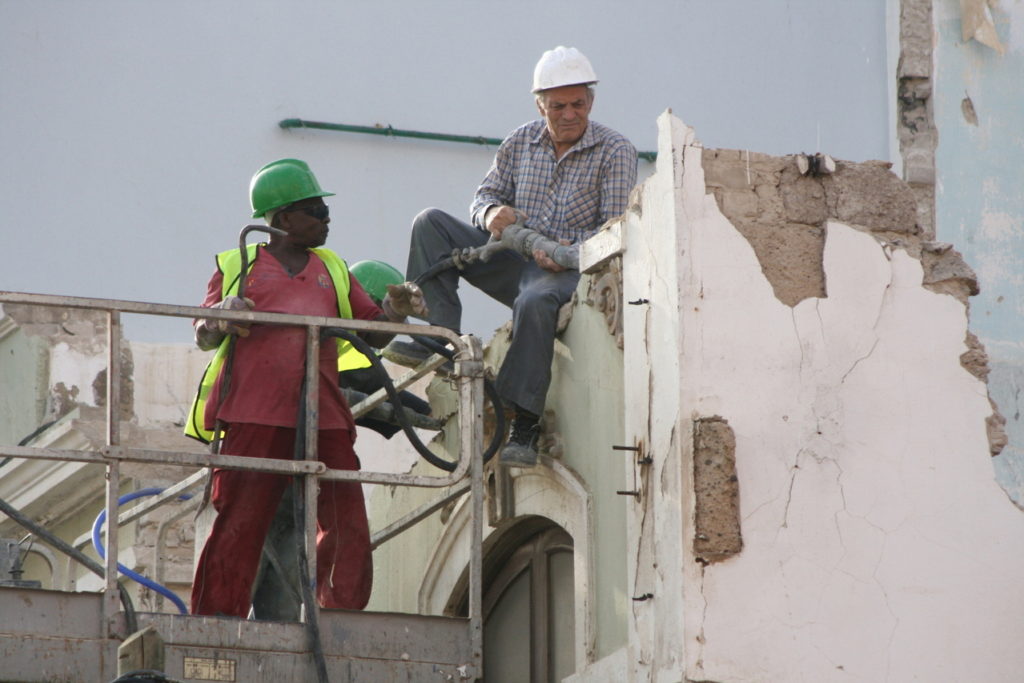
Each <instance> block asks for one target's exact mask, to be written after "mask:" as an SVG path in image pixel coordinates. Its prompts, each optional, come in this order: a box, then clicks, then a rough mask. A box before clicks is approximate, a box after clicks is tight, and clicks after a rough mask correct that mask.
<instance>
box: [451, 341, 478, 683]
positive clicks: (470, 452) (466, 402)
mask: <svg viewBox="0 0 1024 683" xmlns="http://www.w3.org/2000/svg"><path fill="white" fill-rule="evenodd" d="M462 339H463V341H464V342H465V343H466V345H467V355H468V356H469V357H468V358H462V359H458V360H457V362H456V375H457V376H458V378H459V379H458V385H459V430H460V432H461V437H462V439H461V441H462V453H461V457H460V461H463V462H464V461H466V460H469V462H470V472H469V473H470V504H471V506H472V508H471V510H472V514H471V515H470V519H471V529H470V555H469V637H470V642H471V648H472V653H473V660H474V665H475V666H476V673H477V676H482V675H483V650H484V647H483V643H484V628H483V556H482V553H483V511H484V462H483V440H484V436H483V429H484V428H483V377H484V366H483V349H482V347H481V345H480V340H478V339H477V338H475V337H471V336H468V335H467V336H465V337H463V338H462Z"/></svg>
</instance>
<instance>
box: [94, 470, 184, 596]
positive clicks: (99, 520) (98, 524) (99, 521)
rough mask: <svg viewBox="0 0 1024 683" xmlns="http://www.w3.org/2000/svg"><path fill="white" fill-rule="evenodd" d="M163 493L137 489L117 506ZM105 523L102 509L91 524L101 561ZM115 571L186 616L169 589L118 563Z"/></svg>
mask: <svg viewBox="0 0 1024 683" xmlns="http://www.w3.org/2000/svg"><path fill="white" fill-rule="evenodd" d="M163 491H164V490H163V489H157V488H149V489H139V490H138V491H133V492H131V493H126V494H124V495H123V496H121V497H120V498H118V499H117V504H118V505H124V504H125V503H127V502H129V501H132V500H135V499H136V498H141V497H143V496H155V495H157V494H158V493H163ZM191 497H192V496H191V495H190V494H187V493H183V494H181V495H180V496H178V500H188V499H189V498H191ZM105 521H107V511H106V510H105V509H104V510H101V511H100V514H99V515H97V516H96V521H95V522H93V523H92V547H93V548H95V549H96V552H97V553H99V556H100V559H101V560H105V559H106V558H107V550H106V548H104V547H103V543H102V542H100V530H101V529H102V528H103V523H104V522H105ZM117 570H118V571H119V572H121V573H122V574H124V575H125V576H127V577H128V578H130V579H134V580H135V581H137V582H138V583H141V584H142V585H143V586H146V587H147V588H151V589H153V590H155V591H156V592H157V593H160V594H161V595H163V596H164V597H166V598H168V599H169V600H170V601H171V602H173V603H174V605H175V606H176V607H177V608H178V611H180V612H181V613H182V614H188V608H187V607H185V603H184V602H182V601H181V598H179V597H178V596H177V595H175V594H174V592H173V591H172V590H171V589H170V588H167V587H165V586H161V585H160V584H159V583H157V582H156V581H153V580H152V579H147V578H146V577H145V576H143V575H142V574H139V573H137V572H133V571H132V570H131V569H128V567H126V566H124V565H123V564H121V563H120V562H118V563H117Z"/></svg>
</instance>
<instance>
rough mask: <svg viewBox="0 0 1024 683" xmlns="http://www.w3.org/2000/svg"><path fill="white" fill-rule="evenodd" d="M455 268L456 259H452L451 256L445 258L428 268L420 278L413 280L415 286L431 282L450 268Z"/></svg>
mask: <svg viewBox="0 0 1024 683" xmlns="http://www.w3.org/2000/svg"><path fill="white" fill-rule="evenodd" d="M454 267H455V259H454V258H452V257H451V256H449V257H447V258H443V259H441V260H440V261H438V262H437V263H435V264H434V265H432V266H430V267H429V268H427V269H426V270H425V271H423V272H422V273H421V274H420V276H419V277H418V278H416V279H415V280H413V282H414V283H415V284H417V285H420V284H423V282H424V281H425V280H429V279H430V278H432V277H434V276H435V275H437V274H438V273H441V272H444V271H446V270H448V269H449V268H454Z"/></svg>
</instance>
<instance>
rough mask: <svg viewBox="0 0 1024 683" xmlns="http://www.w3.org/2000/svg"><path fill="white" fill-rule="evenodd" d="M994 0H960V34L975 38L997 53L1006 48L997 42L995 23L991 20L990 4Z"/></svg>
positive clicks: (967, 38) (970, 38)
mask: <svg viewBox="0 0 1024 683" xmlns="http://www.w3.org/2000/svg"><path fill="white" fill-rule="evenodd" d="M995 2H996V0H987V1H986V0H960V35H961V37H962V38H963V39H964V40H965V41H966V40H976V41H978V42H979V43H981V44H982V45H985V46H986V47H990V48H992V49H993V50H995V51H996V52H998V53H999V54H1004V53H1005V52H1006V48H1004V47H1003V44H1002V43H1001V42H999V34H998V33H996V25H995V22H994V21H993V20H992V10H991V8H990V6H989V5H990V4H992V3H995Z"/></svg>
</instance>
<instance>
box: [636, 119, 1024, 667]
mask: <svg viewBox="0 0 1024 683" xmlns="http://www.w3.org/2000/svg"><path fill="white" fill-rule="evenodd" d="M660 125H661V135H662V137H663V138H667V139H668V140H669V142H667V143H664V144H666V145H668V146H669V151H670V153H671V154H672V157H673V163H672V164H671V167H670V164H669V162H668V161H664V162H663V161H662V160H661V154H662V153H664V152H665V151H666V147H664V146H660V147H659V168H658V172H657V174H656V176H664V175H665V174H668V177H660V178H659V177H656V178H654V179H652V180H651V181H649V182H648V184H647V185H645V187H644V207H643V211H642V218H639V217H637V218H634V219H631V221H630V222H628V223H627V225H626V226H625V228H624V233H625V235H626V238H625V241H626V243H627V246H626V251H625V254H624V256H623V259H624V263H623V267H624V273H625V278H626V287H625V291H624V298H626V299H635V298H637V297H641V296H643V297H646V298H649V299H650V305H649V306H645V307H644V310H643V311H632V310H627V311H626V321H625V329H624V336H625V349H626V354H625V357H626V368H625V372H626V375H625V376H626V377H627V378H629V377H636V376H637V375H638V373H639V372H640V370H641V369H642V368H643V367H650V368H656V369H657V371H659V372H660V371H661V370H662V369H663V361H664V359H667V358H670V357H674V358H677V359H678V378H679V379H678V382H677V383H672V382H669V381H667V380H668V379H669V378H661V377H660V375H656V376H655V380H654V381H655V383H656V384H659V385H660V387H661V391H660V392H657V393H655V395H656V396H657V397H658V398H657V403H658V405H654V406H651V407H650V409H649V410H648V411H647V412H646V413H642V414H636V415H633V416H632V418H633V419H630V414H629V412H627V432H628V433H630V432H632V433H634V434H635V435H636V437H637V438H644V439H646V442H647V443H650V444H651V446H650V449H649V450H650V452H651V453H652V454H655V464H654V465H652V468H653V469H652V472H651V475H650V478H651V481H652V482H658V485H657V486H653V487H652V489H653V490H651V491H650V492H649V496H650V502H649V503H648V504H647V506H646V508H645V509H646V512H645V513H644V519H645V523H644V525H643V526H641V525H639V524H637V525H634V526H633V527H632V530H633V532H634V533H635V534H637V536H635V537H634V538H633V542H634V543H636V544H638V545H639V546H640V547H649V548H650V549H651V551H650V554H641V556H640V557H639V558H638V559H637V566H636V567H635V568H634V569H633V575H634V576H636V577H637V581H638V582H643V583H645V584H647V585H650V586H652V587H653V588H652V589H651V590H650V592H651V593H653V594H654V596H655V597H654V598H653V599H652V600H650V601H648V602H645V603H643V607H641V608H638V609H635V610H634V612H635V613H636V614H635V615H634V619H633V627H632V630H631V639H632V642H631V646H632V649H631V654H632V655H633V658H634V663H633V668H632V676H633V680H669V679H672V677H673V676H675V678H674V679H673V680H679V679H684V678H685V679H691V680H714V681H723V682H724V681H754V680H757V681H760V680H773V681H774V680H780V681H781V680H784V681H851V680H859V681H884V680H891V681H903V680H1015V677H1016V676H1017V675H1018V673H1019V671H1020V670H1021V668H1022V667H1024V654H1021V651H1020V649H1019V647H1018V646H1017V641H1018V640H1019V638H1017V637H1016V636H1017V635H1018V634H1019V625H1018V624H1019V614H1020V613H1021V611H1022V610H1024V592H1022V591H1021V590H1020V589H1019V578H1018V574H1019V571H1018V570H1019V567H1020V566H1022V563H1024V543H1022V542H1021V541H1024V515H1022V514H1021V511H1020V510H1018V509H1017V508H1016V507H1015V506H1014V505H1013V503H1012V502H1011V501H1010V500H1009V499H1008V497H1007V496H1006V494H1005V492H1003V491H1002V490H1001V489H1000V487H999V486H998V484H997V483H996V481H995V475H994V471H993V465H992V460H991V457H990V455H991V452H992V439H991V437H990V434H989V432H990V425H988V424H986V421H987V420H988V419H989V418H990V417H991V416H992V415H993V408H992V405H991V403H990V401H989V399H988V395H987V391H986V386H985V384H984V381H983V376H984V367H985V363H984V353H983V352H981V351H980V348H979V346H978V344H977V343H976V340H972V338H971V337H970V336H969V332H968V328H967V321H968V317H967V310H966V306H965V303H964V301H965V299H966V296H967V295H968V294H969V293H970V289H971V286H970V282H971V278H970V276H969V275H968V272H967V271H966V270H963V269H962V268H960V266H956V267H953V265H954V264H953V262H954V261H956V260H957V259H956V257H954V256H950V255H951V254H955V250H953V249H952V248H946V247H943V246H941V245H933V246H926V243H924V242H920V243H917V244H916V245H915V244H914V243H913V240H911V239H910V238H911V237H920V236H923V232H921V231H919V233H920V234H915V233H913V232H911V231H908V230H904V231H903V232H894V231H891V230H888V229H886V228H885V225H884V221H885V220H886V219H885V216H887V215H888V214H887V213H886V212H884V211H883V212H876V211H874V210H873V209H870V210H867V211H866V212H860V213H858V212H857V211H853V210H851V211H850V212H848V213H847V214H845V217H840V216H839V215H825V216H824V217H822V213H821V212H820V211H819V212H817V213H815V214H813V216H811V218H813V219H815V220H820V221H821V222H820V224H817V225H816V224H815V223H814V221H813V220H808V219H807V218H804V219H803V220H804V221H805V222H798V221H795V220H792V221H787V220H785V219H786V217H787V216H790V215H792V213H789V214H787V213H785V212H784V211H780V213H779V215H780V216H782V218H783V220H782V221H781V222H782V223H783V224H787V223H794V224H798V225H803V226H811V227H817V228H820V230H821V232H822V246H821V251H820V263H819V267H820V274H821V275H820V280H819V282H823V283H824V284H825V287H824V288H823V290H822V289H819V290H818V294H808V293H807V292H799V293H798V294H797V295H795V296H793V298H792V299H790V300H789V301H788V302H787V301H783V298H784V297H783V296H780V294H779V288H778V283H777V282H775V281H773V275H772V274H771V272H770V270H771V269H770V268H768V267H766V263H770V262H771V260H772V257H771V255H770V254H769V255H768V256H765V252H764V250H761V249H759V247H758V245H757V240H756V239H753V238H750V237H748V235H749V234H750V233H751V231H752V230H756V229H758V228H759V227H760V228H761V229H764V225H765V223H764V222H763V221H762V222H761V223H760V224H759V216H758V215H757V214H756V213H754V214H750V213H747V214H743V215H740V217H739V219H735V220H732V221H731V220H730V218H732V217H734V216H736V215H737V214H736V213H735V212H734V211H733V208H732V207H733V206H735V205H730V203H729V201H730V200H726V198H725V193H724V192H719V191H718V190H721V189H725V188H726V185H725V183H719V184H718V185H716V184H715V182H716V176H715V175H714V174H713V173H710V172H708V173H707V182H705V171H706V169H707V168H708V161H707V160H706V159H705V160H704V161H703V162H702V157H703V156H704V155H708V154H712V155H715V156H717V157H723V156H724V157H726V158H727V160H729V161H730V163H733V162H735V163H733V166H734V167H738V168H739V169H740V170H741V171H742V173H740V172H737V173H736V177H737V178H740V179H743V180H745V177H746V169H745V165H746V160H745V159H742V158H741V154H740V153H738V152H736V153H731V152H725V153H713V152H709V151H707V150H703V149H702V147H701V145H700V143H699V141H697V140H696V137H695V136H694V134H693V132H692V130H690V129H688V128H686V127H685V126H684V125H683V124H682V123H681V122H679V121H678V119H674V118H673V117H671V116H670V115H665V116H663V118H662V120H661V121H660ZM733 157H735V158H733ZM753 161H755V162H756V161H759V160H757V159H754V160H753ZM763 161H764V163H765V164H767V165H769V166H770V165H772V164H776V165H778V166H780V167H781V168H780V169H779V170H777V171H775V172H776V173H778V174H779V177H780V178H781V177H782V175H784V174H785V172H786V169H785V166H786V164H785V161H784V160H778V159H775V160H771V159H763ZM756 165H757V164H756V163H755V164H754V166H756ZM840 166H842V165H841V164H840ZM849 170H854V171H856V172H858V173H859V174H863V175H865V176H873V175H874V174H876V173H879V172H882V171H885V169H882V168H880V167H878V166H877V165H871V164H867V165H864V164H862V165H857V166H856V168H854V169H849ZM751 173H752V177H753V176H756V174H757V171H756V169H754V168H752V172H751ZM842 173H843V171H842V169H841V168H840V169H838V170H837V173H836V175H835V177H834V178H833V179H832V181H831V182H834V183H839V182H840V181H841V178H840V176H841V175H842ZM882 182H883V183H885V184H884V185H883V188H890V187H891V191H889V190H886V191H885V192H883V193H882V195H883V196H891V197H894V198H898V197H901V196H904V195H905V192H904V190H903V189H901V187H900V186H901V183H900V181H899V180H898V179H893V180H892V181H890V180H888V179H885V180H883V181H882ZM762 184H763V185H770V184H771V183H770V182H768V181H766V182H765V183H762ZM802 184H803V185H805V186H806V189H807V190H808V191H807V193H806V196H807V197H808V201H810V202H812V203H816V204H818V205H820V204H821V202H822V201H824V204H825V206H826V207H827V206H829V205H828V201H827V199H826V198H827V196H828V191H827V190H825V187H824V183H822V190H823V191H822V193H820V195H819V193H818V191H817V190H815V189H814V188H813V187H811V186H810V185H808V184H807V183H802ZM854 185H857V184H856V183H855V184H854ZM757 187H758V186H757V184H756V183H755V189H754V190H753V196H755V197H756V198H757V201H762V200H763V198H764V197H768V198H767V200H765V201H768V202H770V206H775V207H778V206H780V204H781V206H782V207H783V209H785V204H784V202H779V201H776V200H774V199H772V197H770V196H768V195H771V194H772V192H774V190H772V191H770V192H767V193H766V192H764V191H763V190H762V192H761V193H760V194H758V189H757ZM860 187H861V189H860V190H856V189H853V190H851V194H850V195H849V196H847V197H846V198H845V199H844V201H845V202H847V205H848V206H854V205H855V204H856V203H858V202H864V203H867V202H869V201H870V195H868V196H863V195H862V196H860V197H857V196H855V193H856V192H858V191H859V192H863V191H865V190H870V188H871V187H873V184H872V182H870V181H868V182H866V184H864V185H861V186H860ZM741 189H742V188H733V190H741ZM768 189H769V190H771V188H768ZM744 192H746V190H744ZM779 194H780V195H781V191H780V192H779ZM747 196H748V197H749V196H750V194H749V193H748V195H747ZM744 201H746V200H742V199H741V200H740V201H739V202H737V204H739V205H742V204H743V202H744ZM899 201H900V202H901V203H900V204H899V205H900V206H903V204H902V200H899ZM839 205H840V203H839V202H837V203H836V204H835V206H836V207H838V206H839ZM893 206H896V204H893ZM905 206H906V207H907V208H906V209H901V210H900V211H899V212H897V215H900V216H902V215H904V213H903V211H906V212H907V213H906V215H913V216H914V217H915V218H914V219H912V220H913V223H914V224H915V225H916V224H917V220H916V215H917V212H916V209H915V210H913V211H911V209H914V204H913V203H910V202H907V203H906V205H905ZM723 209H724V212H723ZM741 213H742V212H741ZM851 216H857V220H856V221H854V220H853V219H852V218H851ZM864 216H872V217H877V218H878V220H880V221H883V222H882V223H879V225H880V226H882V228H883V229H882V230H865V229H864V227H865V223H867V222H868V221H866V220H865V218H864ZM744 220H745V221H746V223H745V224H744ZM871 220H875V218H872V219H871ZM648 221H649V222H648ZM901 224H905V223H901V221H896V220H894V221H892V225H901ZM784 227H785V225H784ZM869 227H870V226H869ZM797 230H799V229H797ZM651 232H656V233H657V234H658V235H659V239H660V241H661V243H663V244H667V245H670V246H671V247H672V248H671V249H669V248H665V249H663V250H645V248H646V244H647V238H645V237H644V236H643V235H645V234H647V233H651ZM666 233H672V235H673V236H672V237H671V238H670V239H665V235H666ZM787 234H788V233H787V232H786V230H785V229H781V230H780V231H779V232H777V234H776V238H777V239H778V240H779V244H778V245H777V246H778V248H779V249H782V250H784V249H785V246H786V244H787ZM796 242H797V249H800V248H802V247H801V246H800V245H801V244H802V243H801V242H800V240H799V237H798V238H797V240H796ZM933 257H934V258H935V259H937V260H936V262H935V263H931V262H930V259H932V258H933ZM634 259H637V260H639V262H640V263H644V262H646V263H647V266H646V267H647V270H648V271H649V272H651V275H649V276H647V277H641V278H635V277H631V273H632V269H631V265H632V266H633V267H635V266H636V263H637V262H636V261H634ZM648 259H649V260H648ZM945 259H952V260H947V262H946V266H949V268H948V269H947V268H946V266H940V267H938V268H937V267H936V266H937V264H938V263H939V262H941V261H943V260H945ZM806 260H807V261H808V262H810V261H811V260H812V259H811V258H810V257H809V256H808V257H807V259H806ZM811 265H813V264H811ZM964 265H966V264H964ZM807 270H808V272H811V271H812V270H813V268H808V269H807ZM936 271H938V272H936ZM947 271H948V273H947ZM947 274H948V275H949V276H948V277H947ZM662 279H668V280H670V281H674V284H672V283H669V284H664V283H660V282H659V281H660V280H662ZM930 280H931V281H932V282H930ZM936 284H942V285H943V286H938V287H936V286H934V285H936ZM641 290H643V291H641ZM945 290H948V291H945ZM793 291H796V290H793ZM822 291H823V292H824V293H822ZM655 319H656V320H657V321H658V322H657V324H656V325H655V326H653V327H652V320H655ZM655 328H658V329H660V330H671V329H673V328H675V329H677V331H678V335H677V337H676V338H675V339H674V340H673V339H671V338H669V337H666V336H664V335H660V334H652V330H654V329H655ZM631 349H632V350H634V352H635V353H636V354H639V355H641V356H644V358H645V359H646V360H644V359H633V358H632V357H631V356H632V355H633V354H631V353H630V350H631ZM672 365H673V364H672V363H670V364H669V366H670V367H671V366H672ZM638 366H639V367H638ZM657 388H658V387H657V386H656V387H654V389H655V390H656V391H657ZM651 389H652V387H650V386H641V387H640V389H639V391H641V392H649V391H651ZM627 391H629V388H628V386H627ZM630 405H631V398H630V396H628V395H627V406H630ZM701 415H718V416H721V417H722V418H723V419H725V420H728V423H729V426H730V427H731V428H732V430H733V432H734V433H735V436H736V446H735V461H736V473H737V477H738V485H739V486H738V488H739V492H740V495H739V507H740V518H741V528H742V535H743V548H742V551H741V552H739V553H738V554H736V555H735V556H733V557H731V558H728V559H726V560H723V561H721V562H718V563H714V564H708V565H706V566H703V565H702V563H700V562H698V561H697V560H698V557H697V555H696V554H694V553H693V552H692V549H691V545H690V544H691V543H692V541H693V538H694V534H695V530H696V527H695V520H694V514H695V513H694V508H693V505H694V502H693V501H694V500H695V498H694V494H693V492H692V487H693V486H694V484H693V482H692V481H687V479H686V478H683V479H677V478H676V475H675V473H678V472H687V471H690V469H691V466H692V464H691V459H692V458H693V457H695V454H694V453H693V452H692V451H691V450H690V449H688V448H677V449H676V451H671V450H666V449H668V448H669V445H670V444H671V443H673V441H672V440H671V439H672V438H673V437H672V436H671V435H673V434H674V433H675V432H676V431H677V430H681V431H683V432H684V433H685V432H687V431H688V430H692V427H691V426H690V425H692V424H693V422H692V419H691V417H692V416H701ZM641 420H642V421H641ZM687 442H688V441H687V439H685V438H684V439H679V440H678V442H676V443H680V444H685V443H687ZM659 453H661V454H662V458H661V461H659V459H658V457H657V454H659ZM677 487H678V488H677ZM674 516H679V517H680V519H675V518H674ZM677 533H678V538H679V546H678V547H674V546H672V545H671V544H670V542H669V541H668V540H667V539H668V538H670V537H671V536H673V535H675V534H677ZM646 536H650V538H645V537H646ZM680 556H681V557H680ZM676 562H678V564H675V563H676ZM672 614H675V615H679V614H682V615H683V618H682V624H681V625H676V626H673V625H671V624H670V619H671V615H672ZM663 634H664V635H663ZM673 639H676V640H675V641H674V642H673ZM666 648H668V650H670V651H666ZM673 648H674V649H673ZM994 652H998V653H1000V656H998V657H993V656H992V653H994Z"/></svg>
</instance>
